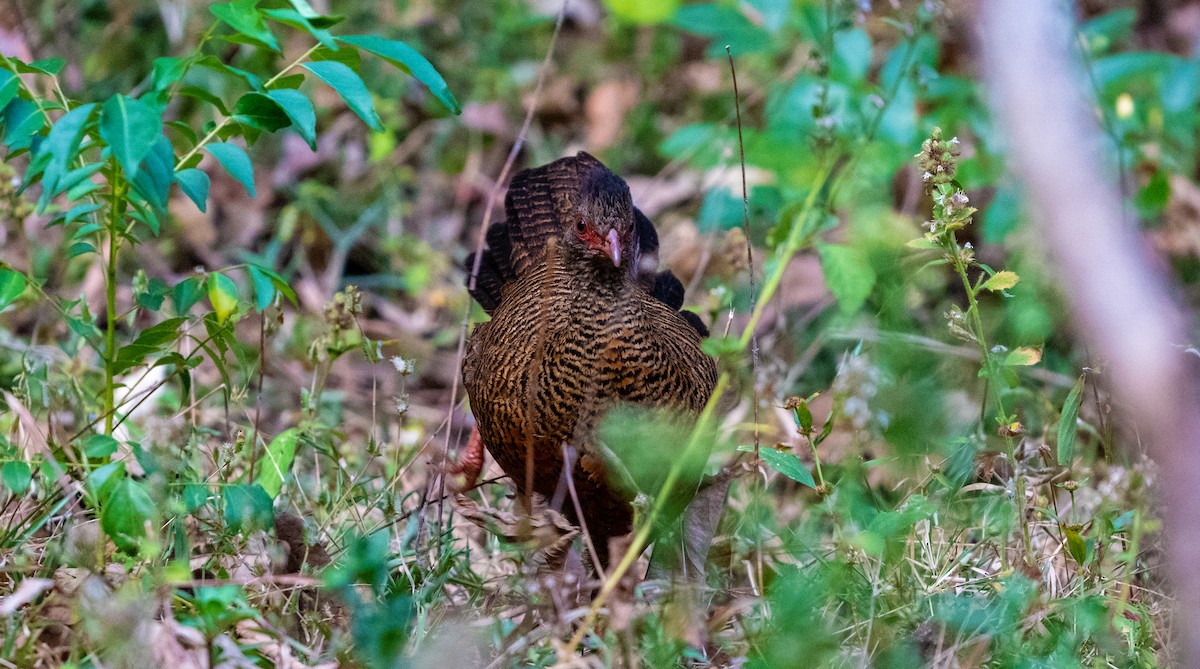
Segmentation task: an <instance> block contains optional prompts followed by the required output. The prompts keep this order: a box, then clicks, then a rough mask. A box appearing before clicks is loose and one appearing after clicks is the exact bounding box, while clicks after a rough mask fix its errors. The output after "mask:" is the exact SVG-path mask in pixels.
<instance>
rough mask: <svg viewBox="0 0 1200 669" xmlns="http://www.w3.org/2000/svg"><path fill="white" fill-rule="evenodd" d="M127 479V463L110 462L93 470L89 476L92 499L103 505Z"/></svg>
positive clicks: (87, 482)
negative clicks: (119, 484) (120, 483)
mask: <svg viewBox="0 0 1200 669" xmlns="http://www.w3.org/2000/svg"><path fill="white" fill-rule="evenodd" d="M124 478H125V463H124V462H110V463H108V464H107V465H102V466H100V467H97V468H95V469H93V470H92V472H91V473H90V474H88V475H87V481H86V485H87V489H88V492H90V493H91V495H92V499H94V500H95V501H97V502H99V503H101V504H103V503H104V502H106V501H107V500H108V496H109V495H110V494H111V493H112V491H113V489H115V488H116V486H117V483H119V482H120V481H122V480H123V479H124Z"/></svg>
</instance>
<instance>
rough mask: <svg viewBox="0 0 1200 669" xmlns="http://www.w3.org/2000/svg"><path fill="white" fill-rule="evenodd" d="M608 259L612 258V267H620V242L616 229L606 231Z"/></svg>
mask: <svg viewBox="0 0 1200 669" xmlns="http://www.w3.org/2000/svg"><path fill="white" fill-rule="evenodd" d="M607 241H608V257H610V258H612V261H613V267H620V266H621V240H620V238H619V237H618V236H617V231H616V229H613V230H609V231H608V238H607Z"/></svg>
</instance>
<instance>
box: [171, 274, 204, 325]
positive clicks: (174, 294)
mask: <svg viewBox="0 0 1200 669" xmlns="http://www.w3.org/2000/svg"><path fill="white" fill-rule="evenodd" d="M202 297H204V290H203V284H202V283H201V279H200V278H199V277H195V276H191V277H188V278H186V279H184V280H183V281H180V282H179V283H177V284H175V287H174V288H172V289H171V303H172V304H174V305H175V315H176V316H187V314H188V312H189V311H191V310H192V307H194V306H196V303H197V302H199V301H200V299H201V298H202Z"/></svg>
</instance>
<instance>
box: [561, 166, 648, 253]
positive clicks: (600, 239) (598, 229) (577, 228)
mask: <svg viewBox="0 0 1200 669" xmlns="http://www.w3.org/2000/svg"><path fill="white" fill-rule="evenodd" d="M579 186H580V193H579V200H578V206H577V207H576V210H575V218H574V220H571V221H568V224H569V226H570V230H569V231H568V233H567V240H568V244H569V245H570V246H572V247H573V248H575V249H576V250H577V251H578V252H580V253H581V255H583V256H584V257H587V258H589V259H590V260H593V261H594V262H597V263H600V264H602V265H604V266H607V267H610V268H629V267H632V266H633V264H634V263H635V262H636V261H637V259H636V258H635V257H634V256H636V255H637V234H636V232H635V230H634V227H635V225H634V217H633V198H632V197H631V196H630V195H629V186H627V185H626V184H625V181H624V180H623V179H621V177H619V176H617V175H615V174H613V173H612V172H610V171H609V170H607V169H605V168H603V167H600V168H599V169H596V170H591V171H589V172H587V173H585V174H584V175H582V178H581V179H580V184H579Z"/></svg>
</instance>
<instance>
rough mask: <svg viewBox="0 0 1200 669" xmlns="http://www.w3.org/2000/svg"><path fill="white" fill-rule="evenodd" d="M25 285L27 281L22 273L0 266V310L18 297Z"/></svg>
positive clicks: (23, 290) (27, 283)
mask: <svg viewBox="0 0 1200 669" xmlns="http://www.w3.org/2000/svg"><path fill="white" fill-rule="evenodd" d="M27 285H29V282H28V281H26V280H25V275H24V274H21V273H20V272H18V271H17V270H15V269H9V268H7V267H0V311H3V310H4V308H5V307H7V306H8V305H10V304H12V303H13V302H14V301H15V300H16V299H17V298H18V297H20V296H21V293H23V292H25V287H26V286H27Z"/></svg>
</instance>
